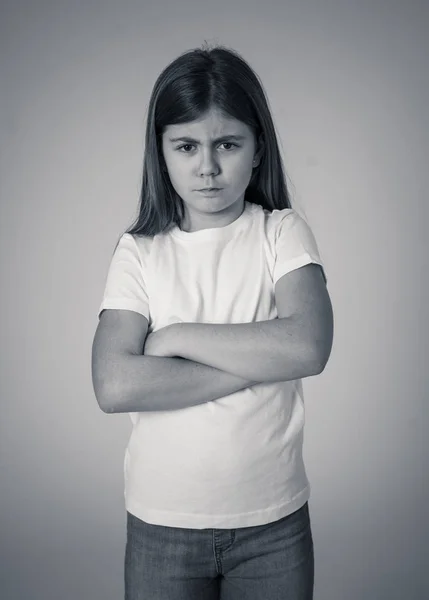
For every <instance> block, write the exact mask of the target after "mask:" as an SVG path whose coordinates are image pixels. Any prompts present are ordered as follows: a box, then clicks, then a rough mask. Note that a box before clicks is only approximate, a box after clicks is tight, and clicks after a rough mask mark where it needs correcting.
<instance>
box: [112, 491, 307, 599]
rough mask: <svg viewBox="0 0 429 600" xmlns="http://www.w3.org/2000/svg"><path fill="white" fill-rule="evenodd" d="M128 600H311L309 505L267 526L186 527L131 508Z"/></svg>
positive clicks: (127, 576)
mask: <svg viewBox="0 0 429 600" xmlns="http://www.w3.org/2000/svg"><path fill="white" fill-rule="evenodd" d="M124 575H125V600H312V598H313V581H314V554H313V538H312V533H311V524H310V515H309V508H308V503H307V502H306V503H305V504H304V506H302V508H300V509H299V510H297V511H295V512H294V513H292V514H290V515H287V516H286V517H283V518H282V519H279V520H278V521H275V522H273V523H268V524H266V525H258V526H256V527H242V528H239V529H185V528H176V527H164V526H161V525H152V524H149V523H145V522H144V521H142V520H140V519H138V518H137V517H135V516H134V515H132V514H130V513H129V512H127V543H126V549H125V568H124Z"/></svg>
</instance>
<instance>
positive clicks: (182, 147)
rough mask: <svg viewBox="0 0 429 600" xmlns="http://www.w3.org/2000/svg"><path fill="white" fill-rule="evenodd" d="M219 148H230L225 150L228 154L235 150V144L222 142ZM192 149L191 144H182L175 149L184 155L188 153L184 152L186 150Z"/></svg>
mask: <svg viewBox="0 0 429 600" xmlns="http://www.w3.org/2000/svg"><path fill="white" fill-rule="evenodd" d="M221 146H230V148H225V150H226V151H227V152H229V151H230V150H232V149H233V148H237V144H233V143H232V142H222V144H221ZM193 147H194V145H193V144H183V145H182V146H179V147H178V148H177V149H178V150H182V151H183V152H184V153H185V154H189V151H188V150H186V148H193Z"/></svg>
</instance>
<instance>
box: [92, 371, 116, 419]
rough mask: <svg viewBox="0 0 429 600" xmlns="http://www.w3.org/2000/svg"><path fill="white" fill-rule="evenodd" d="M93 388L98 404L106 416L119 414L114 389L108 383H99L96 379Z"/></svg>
mask: <svg viewBox="0 0 429 600" xmlns="http://www.w3.org/2000/svg"><path fill="white" fill-rule="evenodd" d="M93 387H94V392H95V398H96V400H97V404H98V406H99V408H100V410H102V411H103V412H104V413H105V414H112V413H116V412H118V403H117V400H116V395H115V394H114V393H113V391H114V390H113V388H112V386H111V385H110V384H109V383H108V382H102V381H97V380H96V379H94V381H93Z"/></svg>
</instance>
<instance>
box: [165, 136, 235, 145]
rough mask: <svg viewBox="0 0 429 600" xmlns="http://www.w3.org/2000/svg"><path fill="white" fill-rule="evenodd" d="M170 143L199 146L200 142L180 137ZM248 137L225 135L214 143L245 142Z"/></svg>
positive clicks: (171, 139)
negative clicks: (185, 143)
mask: <svg viewBox="0 0 429 600" xmlns="http://www.w3.org/2000/svg"><path fill="white" fill-rule="evenodd" d="M169 139H170V142H187V143H188V144H199V143H200V142H199V140H194V139H193V138H191V137H188V136H183V137H178V138H169ZM245 139H246V137H245V136H244V135H223V136H222V137H218V138H216V139H215V140H213V142H214V143H216V142H222V141H225V140H237V141H242V140H245Z"/></svg>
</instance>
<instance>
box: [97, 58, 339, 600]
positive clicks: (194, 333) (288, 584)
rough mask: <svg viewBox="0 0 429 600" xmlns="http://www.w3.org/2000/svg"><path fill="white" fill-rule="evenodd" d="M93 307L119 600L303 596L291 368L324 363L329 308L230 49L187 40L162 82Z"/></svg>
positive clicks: (300, 413) (297, 393) (295, 384)
mask: <svg viewBox="0 0 429 600" xmlns="http://www.w3.org/2000/svg"><path fill="white" fill-rule="evenodd" d="M99 315H100V319H99V324H98V327H97V331H96V334H95V338H94V343H93V355H92V374H93V383H94V391H95V395H96V398H97V401H98V403H99V406H100V408H101V409H102V410H103V411H104V412H106V413H123V412H128V413H130V417H131V420H132V423H133V429H132V433H131V437H130V440H129V443H128V447H127V449H126V453H125V461H124V474H125V504H126V510H127V541H126V549H125V568H124V571H125V598H126V600H137V599H143V598H144V599H147V600H194V599H195V600H209V599H210V600H211V599H218V598H220V599H221V600H245V599H246V600H280V598H281V599H284V598H288V599H289V600H308V599H311V598H312V594H313V577H314V562H313V540H312V534H311V527H310V516H309V508H308V500H309V493H310V489H309V483H308V480H307V477H306V472H305V468H304V464H303V458H302V445H303V426H304V401H303V393H302V378H304V377H309V376H313V375H317V374H319V373H320V372H321V371H322V370H323V369H324V367H325V365H326V363H327V360H328V358H329V355H330V351H331V345H332V336H333V316H332V308H331V303H330V299H329V295H328V292H327V289H326V277H325V274H324V271H323V264H322V261H321V258H320V255H319V252H318V248H317V245H316V241H315V238H314V236H313V234H312V232H311V229H310V228H309V226H308V224H307V223H306V221H305V220H304V219H303V218H302V217H300V216H299V215H298V213H297V212H296V211H294V210H293V209H292V208H291V205H290V200H289V195H288V191H287V188H286V184H285V177H284V171H283V166H282V160H281V157H280V152H279V147H278V144H277V140H276V134H275V130H274V126H273V122H272V118H271V115H270V111H269V108H268V104H267V100H266V98H265V95H264V91H263V88H262V86H261V84H260V83H259V80H258V78H257V76H256V75H255V73H254V72H253V70H252V69H251V68H250V67H249V65H248V64H247V63H246V62H245V61H244V60H243V59H242V58H241V57H240V56H239V55H238V54H237V53H236V52H234V51H231V50H229V49H227V48H224V47H219V46H218V47H214V48H212V49H209V48H203V49H196V50H192V51H189V52H186V53H184V54H182V55H181V56H179V57H178V58H177V59H176V60H174V61H173V62H172V63H171V64H170V65H169V66H167V67H166V69H165V70H164V71H163V72H162V73H161V75H160V76H159V78H158V80H157V81H156V83H155V86H154V89H153V92H152V96H151V99H150V104H149V110H148V118H147V129H146V147H145V156H144V167H143V184H142V192H141V200H140V211H139V215H138V218H137V221H136V223H135V224H134V226H133V227H132V228H131V229H129V230H128V231H127V232H125V233H124V234H123V235H122V236H121V237H120V239H119V242H118V244H117V246H116V248H115V251H114V253H113V257H112V259H111V263H110V268H109V271H108V275H107V282H106V287H105V293H104V298H103V301H102V303H101V306H100V310H99Z"/></svg>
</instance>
